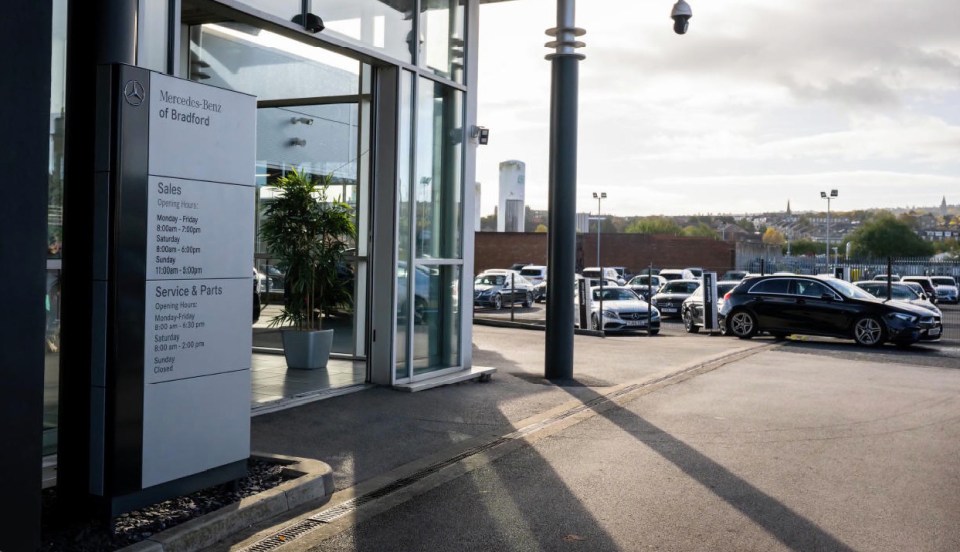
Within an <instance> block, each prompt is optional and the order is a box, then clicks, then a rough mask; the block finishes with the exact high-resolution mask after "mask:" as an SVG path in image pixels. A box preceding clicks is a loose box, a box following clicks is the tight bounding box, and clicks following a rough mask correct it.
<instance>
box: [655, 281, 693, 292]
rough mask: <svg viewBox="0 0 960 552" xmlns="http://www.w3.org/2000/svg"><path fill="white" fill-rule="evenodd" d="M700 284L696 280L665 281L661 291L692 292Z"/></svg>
mask: <svg viewBox="0 0 960 552" xmlns="http://www.w3.org/2000/svg"><path fill="white" fill-rule="evenodd" d="M699 285H700V284H698V283H696V282H667V285H665V286H663V289H662V290H660V292H661V293H693V292H694V291H696V290H697V287H698V286H699Z"/></svg>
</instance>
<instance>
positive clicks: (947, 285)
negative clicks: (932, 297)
mask: <svg viewBox="0 0 960 552" xmlns="http://www.w3.org/2000/svg"><path fill="white" fill-rule="evenodd" d="M930 279H931V280H933V285H935V286H937V299H938V300H939V301H940V302H941V303H952V304H954V305H956V304H957V303H958V302H960V288H958V287H957V281H956V280H954V279H953V276H931V277H930Z"/></svg>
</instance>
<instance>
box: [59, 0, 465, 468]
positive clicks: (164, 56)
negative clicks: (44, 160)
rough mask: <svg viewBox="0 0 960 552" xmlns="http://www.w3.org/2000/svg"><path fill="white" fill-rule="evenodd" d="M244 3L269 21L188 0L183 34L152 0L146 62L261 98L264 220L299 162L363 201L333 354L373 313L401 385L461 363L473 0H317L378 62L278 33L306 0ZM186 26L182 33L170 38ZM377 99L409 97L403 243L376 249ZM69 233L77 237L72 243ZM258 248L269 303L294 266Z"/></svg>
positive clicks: (402, 137) (361, 351)
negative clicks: (381, 274)
mask: <svg viewBox="0 0 960 552" xmlns="http://www.w3.org/2000/svg"><path fill="white" fill-rule="evenodd" d="M67 1H68V0H54V2H53V13H54V18H53V21H52V25H53V56H52V59H51V74H52V77H53V78H52V88H51V99H50V106H51V109H50V160H49V197H50V200H49V207H48V261H47V271H48V272H47V282H46V283H47V287H46V296H45V297H44V298H43V300H44V304H45V307H46V310H47V339H46V342H45V347H46V365H45V410H44V445H45V453H55V452H56V429H57V412H58V408H57V407H58V394H59V384H58V379H59V370H60V368H59V364H60V358H59V331H60V291H59V290H60V287H59V283H60V270H61V261H60V250H61V248H62V246H63V234H62V219H63V203H62V197H63V187H64V184H65V183H64V181H63V157H64V146H63V144H64V128H65V124H66V122H67V120H66V115H67V114H66V113H65V109H64V106H65V88H66V86H65V83H66V65H65V62H66V50H67V36H66V35H67V29H66V27H67V22H66V13H67ZM161 4H162V5H161ZM242 4H246V5H248V6H250V8H252V9H253V10H257V11H258V12H262V13H263V14H265V17H266V18H267V19H268V20H267V21H264V23H263V25H257V26H254V25H250V24H247V23H237V22H233V21H222V22H218V23H210V22H209V19H206V20H205V21H204V22H203V24H192V23H188V22H187V21H186V18H187V13H188V12H190V13H191V17H192V18H193V19H192V21H198V20H203V19H204V17H203V16H196V15H195V12H196V11H197V10H198V9H199V8H202V7H203V3H202V2H200V3H195V2H192V1H190V0H185V1H184V2H183V12H182V14H181V15H182V16H183V18H184V26H182V27H179V29H178V31H179V32H172V31H173V29H175V28H177V27H172V26H170V24H171V18H170V17H169V14H168V13H167V10H168V9H169V7H168V5H167V4H166V3H160V4H154V3H147V4H145V5H146V6H147V8H146V11H145V12H143V13H142V16H143V17H142V20H141V21H138V22H137V28H138V32H139V38H138V60H139V61H140V62H141V65H143V66H144V67H147V68H149V69H151V70H157V71H165V70H166V69H167V68H169V67H173V66H174V65H176V66H178V67H179V74H178V75H177V76H180V77H184V78H189V79H192V80H196V81H199V82H203V83H205V84H211V85H215V86H220V87H224V88H228V89H232V90H237V91H241V92H245V93H248V94H252V95H255V96H257V100H258V105H259V109H258V115H257V169H256V170H257V175H256V177H257V201H258V209H257V210H256V211H257V213H258V217H259V213H261V212H262V207H263V205H264V204H265V203H266V202H269V201H270V200H271V197H272V194H273V193H274V190H273V189H272V188H271V186H270V183H271V181H272V180H273V179H275V178H277V177H278V176H280V175H282V174H284V173H285V172H286V171H288V170H290V169H291V168H298V169H301V170H305V171H307V172H309V173H311V174H314V175H317V176H330V177H331V179H332V182H333V186H332V187H331V189H330V191H329V196H330V197H331V198H336V199H341V200H343V201H345V202H347V203H349V204H350V205H351V206H352V207H353V209H354V215H355V217H356V221H357V223H358V229H359V231H358V236H357V241H356V243H355V244H354V245H355V248H354V249H353V250H352V251H351V252H350V254H349V255H348V258H347V262H346V263H345V266H344V275H345V277H348V278H350V279H351V280H352V282H353V286H352V290H353V291H352V293H353V297H352V304H351V305H349V306H347V307H345V311H346V312H343V313H340V314H341V315H347V316H345V317H343V318H342V320H344V321H346V325H347V330H348V331H345V332H341V336H340V337H338V338H337V340H336V342H335V345H334V347H335V349H334V350H335V352H340V353H344V354H346V355H351V356H353V357H355V358H363V357H364V355H366V354H367V351H366V349H365V343H367V336H366V331H367V330H366V327H367V323H368V319H369V318H371V317H375V316H388V317H390V318H391V319H392V320H393V323H394V329H395V333H394V335H393V336H392V343H393V346H394V347H393V357H392V358H393V360H394V365H393V366H391V367H390V370H391V373H392V375H393V380H394V381H395V382H404V381H410V380H411V379H416V378H417V377H419V376H423V377H427V375H428V374H431V373H433V372H436V371H442V370H448V369H453V368H456V367H458V366H461V365H462V364H463V362H464V359H463V346H462V343H461V339H462V338H461V336H462V329H463V328H462V324H463V322H462V319H463V313H462V312H461V309H460V305H461V296H460V295H461V294H460V289H461V282H462V279H463V278H464V277H465V275H464V273H463V272H464V268H463V263H464V260H463V259H464V252H463V231H464V229H463V212H462V211H463V195H464V188H463V181H464V174H463V171H464V156H465V144H464V142H465V139H466V132H465V120H464V115H465V107H464V106H465V98H466V91H465V89H464V86H463V85H464V83H465V81H466V78H465V67H464V59H465V38H466V9H465V4H466V2H463V0H390V1H384V0H311V1H308V2H307V11H308V12H310V13H312V14H314V15H317V16H318V17H320V19H322V22H323V25H324V27H325V28H324V30H323V31H322V33H321V34H317V36H319V37H320V39H321V41H322V39H323V38H325V37H332V38H336V39H338V40H339V41H341V42H342V43H347V44H352V45H355V46H357V47H358V48H362V49H365V50H367V52H368V53H369V51H370V50H373V51H374V52H376V53H377V54H379V55H380V56H382V59H379V60H373V61H370V56H362V55H360V54H358V55H356V56H353V55H352V54H351V55H345V54H344V53H338V52H334V51H332V50H330V49H326V48H324V47H321V46H320V45H319V44H320V42H318V41H312V42H311V40H312V39H311V38H310V36H309V35H307V34H305V35H303V40H294V39H292V38H290V37H289V36H287V35H281V34H278V33H277V32H273V31H271V30H270V27H271V24H272V22H271V20H272V19H273V18H277V19H279V20H282V21H294V20H296V21H298V22H302V21H303V19H302V17H301V10H302V8H303V3H302V2H301V1H300V0H282V1H281V0H243V1H242ZM172 5H177V4H170V6H172ZM200 11H202V10H200ZM173 19H176V18H175V17H174V18H173ZM273 21H274V22H275V20H273ZM175 37H179V38H180V41H181V42H180V43H179V44H170V43H169V42H170V41H171V40H173V39H174V38H175ZM171 56H173V57H176V58H178V59H176V60H174V59H170V58H171ZM360 59H364V60H367V62H366V63H365V62H362V61H360ZM173 61H177V63H176V64H175V63H173ZM385 67H386V68H393V67H397V68H399V74H400V81H399V86H398V87H397V90H396V92H395V93H394V92H389V91H388V93H387V96H388V97H381V98H374V97H373V93H372V90H374V89H375V88H374V87H372V86H371V83H372V82H375V81H376V79H377V75H378V70H379V69H383V68H385ZM452 83H453V85H451V84H452ZM377 102H396V104H397V107H398V110H397V116H398V120H397V124H398V125H399V126H398V132H397V136H396V151H397V155H396V158H395V162H396V166H395V167H393V168H395V170H396V174H397V178H396V182H395V186H396V188H395V190H394V192H395V194H394V195H393V196H392V197H391V196H389V195H384V194H378V196H377V198H376V200H377V201H394V202H395V208H396V211H395V213H396V219H395V220H394V221H392V222H393V224H392V225H389V226H388V225H380V226H378V227H377V228H376V231H377V232H390V233H394V235H395V238H396V242H395V243H396V250H395V251H380V252H374V251H368V244H369V243H370V235H371V233H372V232H373V226H372V222H371V221H369V213H370V212H372V210H371V206H370V202H371V201H372V199H371V198H372V197H373V195H372V194H371V189H373V188H374V187H375V184H374V183H373V175H376V174H377V167H376V166H375V164H374V156H373V155H372V153H373V152H372V151H371V149H372V146H371V144H374V143H378V142H377V141H376V140H375V136H374V134H375V130H376V129H377V128H378V127H377V124H376V121H374V120H373V118H374V116H375V113H377V111H376V108H375V106H376V104H377ZM66 242H67V243H66V246H67V247H69V246H70V245H69V238H67V240H66ZM255 251H256V252H257V255H256V257H257V258H256V259H253V260H252V264H254V266H255V268H256V269H258V270H259V271H260V272H261V273H262V274H263V275H264V276H265V277H266V289H263V290H262V293H263V294H264V295H263V300H264V302H265V303H266V304H267V305H268V306H271V305H273V306H276V305H279V304H282V301H283V291H282V289H283V274H282V270H281V269H280V267H278V266H276V263H275V262H274V261H273V260H271V259H269V256H268V254H267V249H266V246H265V244H262V243H259V240H258V243H257V244H256V247H255ZM372 254H379V255H391V256H393V257H394V258H395V259H396V269H395V270H396V272H395V277H396V280H395V282H396V293H395V296H394V300H395V304H396V311H395V312H383V311H382V310H381V312H372V308H371V307H370V303H369V302H368V297H367V292H368V290H369V288H370V287H371V285H391V284H390V282H376V283H374V284H371V283H369V282H368V281H367V278H368V273H369V270H368V260H369V259H368V255H372ZM466 277H469V275H466ZM268 315H269V314H268ZM268 315H267V316H268ZM255 345H259V346H263V347H268V348H269V347H279V343H276V344H274V343H271V342H269V340H268V341H267V342H261V343H257V342H256V338H255ZM468 352H469V350H468Z"/></svg>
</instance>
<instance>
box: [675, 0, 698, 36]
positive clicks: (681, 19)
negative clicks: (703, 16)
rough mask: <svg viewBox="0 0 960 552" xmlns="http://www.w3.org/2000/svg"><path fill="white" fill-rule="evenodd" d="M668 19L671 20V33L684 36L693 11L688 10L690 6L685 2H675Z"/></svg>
mask: <svg viewBox="0 0 960 552" xmlns="http://www.w3.org/2000/svg"><path fill="white" fill-rule="evenodd" d="M670 17H672V18H673V32H675V33H677V34H685V33H686V32H687V26H689V25H690V18H691V17H693V10H691V9H690V4H687V3H686V2H685V0H677V3H676V4H674V5H673V10H671V11H670Z"/></svg>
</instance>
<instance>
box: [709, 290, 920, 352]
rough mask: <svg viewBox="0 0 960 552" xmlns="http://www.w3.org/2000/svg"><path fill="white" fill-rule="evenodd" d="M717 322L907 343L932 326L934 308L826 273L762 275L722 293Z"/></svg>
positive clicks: (748, 333) (735, 328)
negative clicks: (870, 290)
mask: <svg viewBox="0 0 960 552" xmlns="http://www.w3.org/2000/svg"><path fill="white" fill-rule="evenodd" d="M724 299H725V301H724V304H723V309H722V310H721V311H720V318H721V324H724V325H725V327H726V329H727V334H728V335H735V336H737V337H739V338H741V339H749V338H751V337H753V336H755V335H757V333H759V332H767V333H769V334H771V335H774V336H776V337H786V336H787V335H789V334H806V335H823V336H829V337H840V338H851V339H853V340H854V341H856V342H857V343H858V344H860V345H865V346H871V347H873V346H878V345H880V344H882V343H884V342H885V341H892V342H893V343H896V344H897V345H910V344H912V343H916V342H917V341H919V340H920V337H921V332H923V331H924V330H929V329H931V328H933V327H934V326H935V317H934V315H933V313H932V312H930V311H929V310H927V309H922V308H919V307H915V306H913V305H910V304H909V303H902V302H899V301H881V300H879V299H877V298H876V297H874V296H872V295H870V294H869V293H867V292H866V291H864V290H862V289H860V288H858V287H857V286H855V285H853V284H851V283H849V282H845V281H843V280H839V279H836V278H830V277H820V276H761V277H757V278H747V279H744V280H743V281H742V282H741V283H740V285H738V286H737V287H736V288H734V289H733V291H731V292H730V293H728V294H727V296H726V297H725V298H724Z"/></svg>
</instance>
